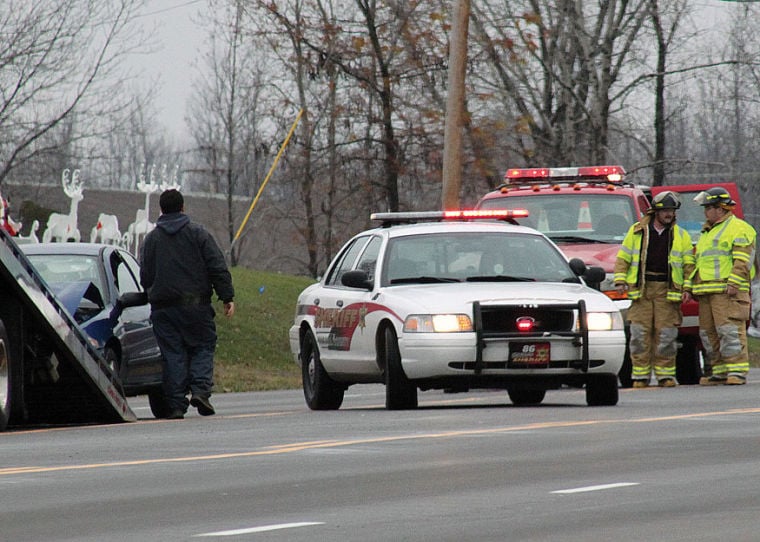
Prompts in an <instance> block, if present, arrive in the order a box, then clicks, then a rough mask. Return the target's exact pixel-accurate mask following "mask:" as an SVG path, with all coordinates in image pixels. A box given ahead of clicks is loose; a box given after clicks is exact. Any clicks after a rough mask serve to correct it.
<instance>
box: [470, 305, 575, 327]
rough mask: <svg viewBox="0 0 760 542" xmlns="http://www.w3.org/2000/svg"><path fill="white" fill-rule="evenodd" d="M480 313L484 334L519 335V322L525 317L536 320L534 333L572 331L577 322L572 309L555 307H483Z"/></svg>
mask: <svg viewBox="0 0 760 542" xmlns="http://www.w3.org/2000/svg"><path fill="white" fill-rule="evenodd" d="M480 311H481V324H482V331H483V332H484V333H496V334H498V333H517V332H518V331H519V330H518V329H517V321H518V320H519V319H520V318H525V317H528V318H533V319H534V320H535V322H534V324H533V329H532V331H533V332H534V333H541V332H558V331H565V332H567V331H572V330H573V323H574V322H575V314H574V312H573V310H572V309H571V308H568V309H558V308H556V307H554V308H550V309H546V308H542V307H529V306H522V305H513V306H505V305H500V306H496V307H488V306H484V305H481V307H480Z"/></svg>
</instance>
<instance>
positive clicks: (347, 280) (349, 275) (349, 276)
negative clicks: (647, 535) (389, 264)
mask: <svg viewBox="0 0 760 542" xmlns="http://www.w3.org/2000/svg"><path fill="white" fill-rule="evenodd" d="M340 282H341V284H343V286H348V287H349V288H361V289H363V290H371V289H372V281H371V280H369V275H367V272H366V271H362V270H361V269H356V270H354V271H346V272H345V273H343V276H341V277H340Z"/></svg>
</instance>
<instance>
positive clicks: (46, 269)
mask: <svg viewBox="0 0 760 542" xmlns="http://www.w3.org/2000/svg"><path fill="white" fill-rule="evenodd" d="M28 258H29V260H30V261H31V262H32V264H33V265H34V267H35V268H36V269H37V272H38V273H39V274H40V275H41V276H42V278H43V279H45V282H47V283H48V284H51V285H52V284H65V283H72V282H92V283H93V284H94V285H95V287H96V288H97V289H98V290H99V291H100V292H102V291H103V282H102V278H101V276H100V270H99V268H98V260H97V258H96V257H95V256H88V255H85V254H30V255H29V256H28Z"/></svg>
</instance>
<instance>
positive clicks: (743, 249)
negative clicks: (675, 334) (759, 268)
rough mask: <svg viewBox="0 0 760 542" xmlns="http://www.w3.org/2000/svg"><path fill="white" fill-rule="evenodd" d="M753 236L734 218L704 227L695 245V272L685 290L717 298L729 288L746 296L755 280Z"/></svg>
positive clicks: (689, 278) (744, 223) (749, 228)
mask: <svg viewBox="0 0 760 542" xmlns="http://www.w3.org/2000/svg"><path fill="white" fill-rule="evenodd" d="M756 235H757V234H756V233H755V229H754V228H753V227H752V226H750V225H749V224H747V223H746V222H745V221H744V220H742V219H740V218H738V217H736V216H734V215H733V214H728V215H726V218H725V219H724V220H722V221H721V222H716V223H715V224H712V225H710V224H705V227H704V228H703V229H702V235H700V237H699V241H697V250H696V254H695V256H696V264H695V267H694V272H693V273H692V274H691V275H690V276H689V277H688V278H687V280H686V284H685V288H686V289H687V290H691V292H692V293H693V294H694V295H706V294H719V293H723V292H725V291H726V286H727V285H728V284H730V285H732V286H735V287H736V288H737V289H738V290H739V291H740V292H749V291H750V281H751V280H752V278H754V276H755V266H754V265H753V262H754V260H755V237H756Z"/></svg>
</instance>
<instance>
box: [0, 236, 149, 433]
mask: <svg viewBox="0 0 760 542" xmlns="http://www.w3.org/2000/svg"><path fill="white" fill-rule="evenodd" d="M0 292H2V294H1V295H2V298H0V430H4V429H6V428H7V427H9V426H10V427H13V426H16V427H19V426H30V425H51V424H84V423H112V422H127V421H135V420H136V419H137V417H136V416H135V414H134V412H133V411H132V410H131V409H130V408H129V405H128V404H127V400H126V396H125V394H124V389H123V387H122V385H121V382H120V380H119V378H118V376H117V375H116V374H115V373H114V371H113V370H112V368H111V367H110V365H109V364H108V362H107V361H106V360H104V359H103V357H102V356H101V355H100V354H99V352H98V351H97V350H96V349H95V347H94V346H93V345H92V344H91V342H90V341H89V339H88V337H87V335H86V333H85V332H84V331H82V329H81V328H80V327H79V325H78V324H77V323H76V322H75V321H74V320H73V318H72V317H71V316H70V315H69V313H68V312H67V311H66V309H65V308H64V307H63V306H62V305H61V304H60V303H59V302H58V300H57V298H56V297H55V295H54V294H53V293H52V291H51V290H50V289H49V288H48V286H47V284H46V283H45V281H44V280H43V279H42V278H41V277H40V275H39V274H38V273H37V271H36V270H35V268H34V266H33V265H32V264H31V263H30V261H29V260H28V259H27V258H26V256H25V255H24V253H23V252H21V250H20V249H19V247H18V245H17V244H16V242H15V241H14V239H13V238H12V237H11V236H10V235H9V234H8V232H7V231H6V230H5V229H4V228H0ZM125 295H129V294H125ZM126 302H127V301H126V298H125V303H126ZM125 306H127V305H125Z"/></svg>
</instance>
